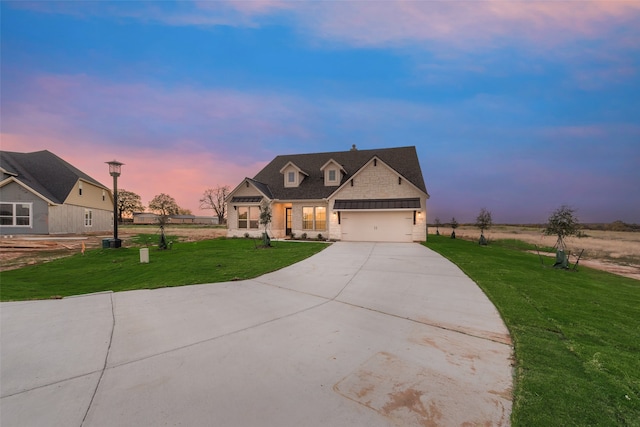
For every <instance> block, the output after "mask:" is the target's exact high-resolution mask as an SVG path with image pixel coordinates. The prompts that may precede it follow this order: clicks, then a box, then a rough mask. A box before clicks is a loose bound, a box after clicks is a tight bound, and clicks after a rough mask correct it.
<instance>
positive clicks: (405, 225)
mask: <svg viewBox="0 0 640 427" xmlns="http://www.w3.org/2000/svg"><path fill="white" fill-rule="evenodd" d="M340 216H341V218H340V225H341V231H342V240H343V241H347V242H411V241H413V234H412V231H413V211H366V212H363V211H359V212H358V211H343V212H341V213H340Z"/></svg>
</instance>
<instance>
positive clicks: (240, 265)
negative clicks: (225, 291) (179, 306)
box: [0, 235, 326, 301]
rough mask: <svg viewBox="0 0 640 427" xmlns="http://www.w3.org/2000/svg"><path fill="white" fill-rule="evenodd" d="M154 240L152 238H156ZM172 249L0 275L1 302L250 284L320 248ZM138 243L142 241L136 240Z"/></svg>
mask: <svg viewBox="0 0 640 427" xmlns="http://www.w3.org/2000/svg"><path fill="white" fill-rule="evenodd" d="M155 239H156V240H157V236H156V237H155ZM172 239H173V240H174V243H173V245H172V249H171V250H164V251H160V250H158V249H157V248H153V247H152V248H149V258H150V262H149V263H148V264H141V263H140V255H139V254H140V252H139V247H130V248H120V249H96V250H89V251H86V253H85V255H81V254H77V255H73V256H70V257H67V258H62V259H58V260H55V261H51V262H48V263H43V264H38V265H34V266H29V267H24V268H20V269H17V270H9V271H4V272H2V273H0V285H1V288H0V289H1V290H0V300H2V301H14V300H29V299H45V298H59V297H64V296H70V295H80V294H87V293H93V292H101V291H107V290H111V291H126V290H134V289H154V288H161V287H170V286H183V285H192V284H198V283H215V282H225V281H231V280H242V279H250V278H253V277H257V276H260V275H262V274H265V273H268V272H271V271H275V270H278V269H280V268H283V267H285V266H288V265H291V264H293V263H295V262H298V261H301V260H303V259H305V258H307V257H309V256H311V255H313V254H315V253H317V252H319V251H321V250H322V249H323V248H325V247H326V244H325V243H312V242H304V243H302V242H275V243H274V246H273V247H271V248H267V249H260V248H257V247H256V244H255V243H254V241H253V240H248V239H216V240H202V241H198V242H176V241H175V240H177V238H175V237H172ZM137 240H138V241H139V242H146V241H147V240H148V238H147V236H145V235H141V236H139V238H138V239H137Z"/></svg>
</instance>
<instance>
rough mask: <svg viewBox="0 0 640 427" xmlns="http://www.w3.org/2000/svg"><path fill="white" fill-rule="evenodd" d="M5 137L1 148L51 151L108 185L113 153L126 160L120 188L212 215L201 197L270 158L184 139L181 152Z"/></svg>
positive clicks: (146, 201) (48, 138)
mask: <svg viewBox="0 0 640 427" xmlns="http://www.w3.org/2000/svg"><path fill="white" fill-rule="evenodd" d="M1 137H2V150H5V151H18V152H32V151H40V150H49V151H51V152H52V153H54V154H56V155H57V156H59V157H61V158H62V159H64V160H65V161H67V162H69V163H71V164H72V165H74V166H75V167H77V168H78V169H80V170H81V171H83V172H85V173H86V174H88V175H89V176H91V177H92V178H94V179H96V180H98V181H99V182H100V183H102V184H103V185H105V186H106V187H108V188H112V185H113V184H112V179H111V176H109V171H108V166H107V165H106V164H105V162H107V161H109V160H113V159H114V158H115V159H116V160H118V161H120V162H122V163H124V166H123V167H122V175H121V176H120V178H119V179H118V187H119V188H120V189H126V190H129V191H133V192H135V193H137V194H139V195H140V197H141V198H142V202H143V204H144V205H145V206H146V205H148V204H149V201H151V199H153V197H155V196H156V195H158V194H160V193H166V194H169V195H170V196H172V197H173V198H175V199H176V201H177V202H178V205H180V207H182V208H186V209H190V210H191V211H192V212H193V213H194V214H195V215H212V212H211V211H208V210H200V209H199V202H198V201H199V199H200V197H201V196H202V194H203V193H204V191H205V190H206V189H207V188H210V187H215V186H217V185H229V186H230V187H232V188H233V187H235V186H236V185H237V184H238V183H239V182H240V181H241V180H242V179H243V178H244V177H246V176H253V175H255V174H256V173H257V172H258V171H259V170H260V169H262V168H263V167H264V166H265V164H266V161H257V162H253V163H248V164H244V165H238V164H236V163H234V162H232V161H229V160H226V159H224V158H222V157H221V156H219V155H217V154H216V153H214V152H210V151H207V150H202V149H199V148H198V147H197V146H196V147H194V146H191V145H190V144H184V146H183V149H182V150H180V151H161V150H153V149H138V148H135V147H132V148H131V149H128V150H122V149H120V148H118V149H114V148H113V147H110V146H101V145H90V144H83V143H82V142H81V141H74V140H69V139H60V138H57V137H51V136H43V135H18V134H6V133H3V134H2V135H1ZM268 160H271V159H268Z"/></svg>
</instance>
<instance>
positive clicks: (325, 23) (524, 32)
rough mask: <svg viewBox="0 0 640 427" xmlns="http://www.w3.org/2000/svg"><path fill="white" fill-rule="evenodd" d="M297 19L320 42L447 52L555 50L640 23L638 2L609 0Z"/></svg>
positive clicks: (378, 6) (335, 11) (357, 9)
mask: <svg viewBox="0 0 640 427" xmlns="http://www.w3.org/2000/svg"><path fill="white" fill-rule="evenodd" d="M300 9H301V10H303V9H306V10H309V12H305V13H300V11H299V12H298V14H297V15H298V17H299V18H300V20H301V21H303V22H304V23H305V24H306V25H307V26H309V27H310V28H312V31H313V32H315V33H316V35H318V36H320V37H321V38H326V39H333V40H340V41H343V42H347V43H351V44H354V45H360V46H380V45H382V46H393V45H402V44H404V43H407V42H416V41H417V42H420V41H423V42H438V43H441V44H443V45H444V46H449V47H456V46H457V47H463V46H471V47H473V46H475V47H478V46H483V45H493V44H495V43H504V44H512V43H513V40H514V39H516V40H518V39H519V40H525V41H528V42H529V43H531V44H532V45H538V44H542V45H546V46H550V45H551V46H553V45H556V44H563V43H564V42H566V41H568V40H572V39H575V38H585V37H586V38H596V37H599V36H600V35H602V34H603V33H608V32H610V31H612V30H614V29H615V28H616V27H617V26H618V25H619V24H621V23H624V22H629V21H630V20H632V19H634V18H635V19H636V20H637V19H638V15H639V14H640V3H638V2H610V1H585V2H579V3H577V2H570V1H568V2H567V1H544V2H540V1H537V2H516V1H512V2H507V1H500V0H491V1H479V2H415V1H396V2H366V3H365V2H328V3H321V4H318V3H315V4H313V5H312V6H310V7H307V6H300Z"/></svg>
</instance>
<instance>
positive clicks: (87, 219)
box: [84, 209, 93, 227]
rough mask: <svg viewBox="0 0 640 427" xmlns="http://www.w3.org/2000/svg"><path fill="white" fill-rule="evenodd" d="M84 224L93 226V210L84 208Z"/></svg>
mask: <svg viewBox="0 0 640 427" xmlns="http://www.w3.org/2000/svg"><path fill="white" fill-rule="evenodd" d="M84 226H85V227H92V226H93V211H92V210H91V209H85V210H84Z"/></svg>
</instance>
